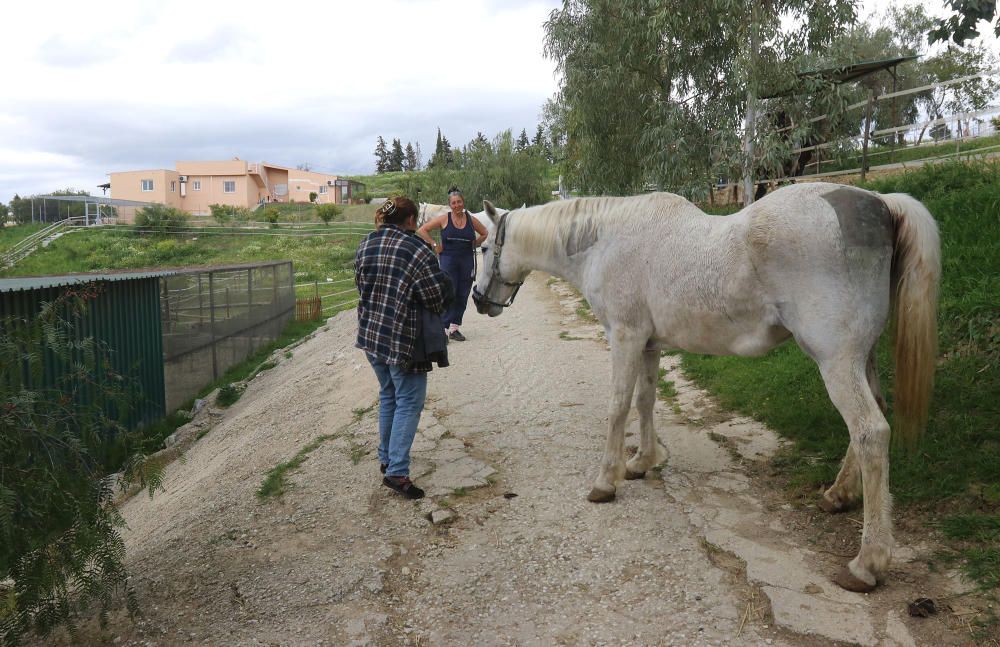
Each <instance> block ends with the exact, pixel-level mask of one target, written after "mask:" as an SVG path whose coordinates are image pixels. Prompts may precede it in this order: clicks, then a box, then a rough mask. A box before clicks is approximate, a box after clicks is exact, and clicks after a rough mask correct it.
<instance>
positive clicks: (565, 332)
mask: <svg viewBox="0 0 1000 647" xmlns="http://www.w3.org/2000/svg"><path fill="white" fill-rule="evenodd" d="M559 339H562V340H563V341H579V340H581V339H583V337H574V336H573V335H571V334H569V331H568V330H562V331H560V332H559Z"/></svg>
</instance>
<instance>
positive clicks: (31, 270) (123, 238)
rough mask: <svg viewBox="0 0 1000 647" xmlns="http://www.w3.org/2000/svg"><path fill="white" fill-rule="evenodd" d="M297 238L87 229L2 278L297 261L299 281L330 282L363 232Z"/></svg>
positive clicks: (277, 232) (281, 233)
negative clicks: (281, 260)
mask: <svg viewBox="0 0 1000 647" xmlns="http://www.w3.org/2000/svg"><path fill="white" fill-rule="evenodd" d="M316 229H319V230H321V232H322V233H325V230H329V232H331V233H330V234H328V235H309V236H292V235H285V234H291V233H294V231H293V230H288V229H282V228H277V229H260V230H256V231H254V232H247V231H244V230H230V231H221V232H220V231H219V230H208V229H206V230H203V231H197V230H195V231H192V232H190V233H186V234H182V235H169V236H142V235H138V234H136V233H134V232H133V231H132V230H131V228H129V227H120V228H114V229H112V228H99V229H86V230H81V231H76V232H73V233H71V234H67V235H65V236H63V237H62V238H59V239H58V240H56V241H53V243H52V244H51V245H49V246H48V247H46V248H44V249H39V250H38V251H36V252H35V253H34V254H32V255H31V256H29V257H27V258H25V259H24V260H22V261H21V262H19V263H18V264H17V265H16V266H15V267H13V268H11V269H9V270H6V271H4V272H0V276H8V277H9V276H18V275H27V276H30V275H40V274H61V273H67V272H96V271H103V270H112V269H127V268H136V267H181V266H187V265H211V264H220V263H249V262H253V261H263V260H277V259H291V260H292V261H293V262H294V266H295V280H296V282H297V283H299V282H304V281H313V280H319V281H325V280H326V278H328V277H330V278H336V277H338V276H342V275H344V273H345V272H349V271H350V269H351V267H352V262H353V259H354V250H355V249H356V247H357V244H358V240H359V238H360V235H358V234H350V235H348V234H344V235H338V234H337V233H336V232H337V231H338V230H339V229H340V228H339V227H338V226H337V225H331V226H330V227H329V228H325V227H323V226H319V227H317V228H316Z"/></svg>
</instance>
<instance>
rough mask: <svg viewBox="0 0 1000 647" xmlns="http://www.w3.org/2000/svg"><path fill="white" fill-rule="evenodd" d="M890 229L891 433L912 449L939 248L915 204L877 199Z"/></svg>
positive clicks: (925, 397) (932, 346) (897, 196)
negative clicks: (886, 212)
mask: <svg viewBox="0 0 1000 647" xmlns="http://www.w3.org/2000/svg"><path fill="white" fill-rule="evenodd" d="M881 198H882V201H883V202H884V203H885V204H886V206H887V207H888V208H889V212H890V213H891V214H892V222H893V225H894V229H895V240H894V242H893V257H892V286H893V288H892V301H893V309H894V312H895V320H894V322H893V323H894V328H895V340H894V348H893V358H894V361H895V364H896V388H895V398H894V400H895V405H894V411H895V418H896V423H895V426H896V433H897V434H898V437H899V438H900V439H901V440H902V441H903V443H904V444H906V445H910V446H912V445H913V444H914V443H915V442H916V441H917V440H918V439H919V438H920V436H921V435H922V434H923V431H924V427H925V426H926V424H927V415H928V409H929V408H930V400H931V390H932V389H933V387H934V368H935V364H936V362H937V303H938V284H939V282H940V279H941V242H940V239H939V238H938V229H937V223H935V222H934V218H933V217H932V216H931V214H930V212H929V211H927V208H926V207H924V205H923V204H921V203H920V202H919V201H918V200H916V199H914V198H912V197H910V196H908V195H906V194H903V193H893V194H889V195H882V196H881Z"/></svg>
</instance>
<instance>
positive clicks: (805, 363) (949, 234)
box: [682, 161, 1000, 586]
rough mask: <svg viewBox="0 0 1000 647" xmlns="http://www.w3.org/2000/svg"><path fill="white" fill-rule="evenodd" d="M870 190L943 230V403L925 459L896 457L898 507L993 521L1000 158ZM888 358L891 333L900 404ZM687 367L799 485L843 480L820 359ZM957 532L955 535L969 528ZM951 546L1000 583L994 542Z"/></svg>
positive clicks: (997, 474) (997, 471) (884, 367)
mask: <svg viewBox="0 0 1000 647" xmlns="http://www.w3.org/2000/svg"><path fill="white" fill-rule="evenodd" d="M867 188H872V189H875V190H877V191H880V192H882V193H897V192H898V193H909V194H911V195H913V196H914V197H915V198H917V199H919V200H921V201H922V202H923V203H924V204H925V205H926V206H927V208H928V209H929V210H930V212H931V213H932V214H934V217H935V218H936V220H937V222H938V227H939V229H940V232H941V245H942V249H941V256H942V270H943V271H942V279H941V298H940V304H939V313H938V329H939V341H940V354H939V360H938V369H937V374H936V378H935V388H934V397H933V401H932V403H931V411H930V419H929V422H928V426H927V433H926V435H925V437H924V439H923V441H922V445H921V447H920V449H919V451H917V452H905V451H903V450H900V449H898V448H893V449H892V451H891V462H892V478H891V488H892V492H893V497H894V499H895V501H896V503H897V504H898V505H899V506H900V507H901V508H906V507H907V506H911V507H914V506H916V507H918V509H926V510H935V509H939V508H940V506H942V505H946V506H947V508H948V510H949V512H953V513H955V514H956V515H965V514H972V513H974V514H976V515H985V516H986V517H989V518H993V516H994V515H997V514H1000V488H996V487H995V484H997V483H998V482H1000V425H997V420H1000V398H997V397H996V396H997V393H1000V281H998V280H997V279H996V277H998V276H1000V218H998V217H997V213H1000V162H996V161H994V162H989V163H987V162H980V163H948V164H934V165H928V166H924V167H921V168H919V169H916V170H914V171H912V172H909V173H905V174H900V175H896V176H893V177H889V178H884V179H880V180H878V181H875V182H873V183H871V184H869V185H867ZM889 350H890V348H889V343H888V335H883V339H882V340H881V343H880V344H879V347H878V363H879V366H880V373H881V381H882V388H883V391H884V392H885V393H886V394H887V396H888V397H889V400H890V403H891V398H892V393H893V384H894V373H893V369H892V366H891V360H890V356H889ZM682 365H683V367H684V371H685V373H686V374H687V375H688V376H689V377H690V378H692V379H693V380H694V381H695V382H696V383H697V384H698V385H699V386H701V387H703V388H706V389H708V390H709V391H711V392H713V393H714V394H715V396H716V397H717V399H718V400H719V402H720V403H721V404H722V406H724V407H725V408H727V409H731V410H736V411H739V412H741V413H743V414H745V415H749V416H750V417H752V418H754V419H756V420H760V421H762V422H765V423H767V424H768V425H769V426H770V427H772V428H773V429H775V430H776V431H778V432H779V433H780V434H781V435H782V436H784V437H786V438H789V439H791V440H793V441H794V443H793V444H792V446H791V447H789V448H786V449H785V450H782V452H780V453H779V454H778V455H777V456H776V457H775V458H774V459H773V461H772V463H773V467H774V468H775V469H777V470H780V471H782V472H785V473H787V474H788V475H789V476H790V478H791V481H792V484H793V485H794V486H798V487H801V488H803V489H804V490H808V491H810V492H815V490H816V489H817V488H818V487H819V486H820V485H826V484H829V483H831V482H832V481H833V479H834V478H835V477H836V473H837V470H838V469H839V465H840V461H841V459H842V458H843V456H844V453H845V451H846V450H847V444H848V441H849V438H848V434H847V429H846V426H845V425H844V422H843V420H842V419H841V417H840V415H839V414H838V412H837V411H836V409H834V407H833V405H832V404H831V403H830V399H829V397H828V396H827V393H826V389H825V388H824V385H823V381H822V379H821V377H820V375H819V371H818V369H817V368H816V365H815V363H814V362H813V361H812V360H811V359H809V358H808V357H807V356H806V355H805V354H804V353H802V352H801V351H800V350H799V349H798V347H797V346H795V345H794V344H792V343H789V344H785V345H783V346H781V347H779V348H777V349H775V350H773V351H772V352H771V353H769V354H768V355H766V356H765V357H763V358H756V359H744V358H737V357H707V356H700V355H692V354H684V355H683V356H682ZM889 422H890V425H891V424H892V423H893V421H892V418H891V404H890V420H889ZM984 484H986V485H984ZM955 524H957V525H956V526H954V527H951V532H957V530H956V529H957V528H960V527H962V526H963V524H965V525H968V524H967V522H964V521H963V522H962V523H959V522H955ZM977 527H978V526H977ZM991 532H992V531H991ZM951 541H952V542H954V543H953V546H954V547H955V548H956V550H958V551H959V552H960V554H961V555H962V556H963V557H962V558H963V559H966V560H968V561H967V562H966V568H968V569H970V570H969V572H970V573H973V574H975V576H976V577H977V578H978V580H979V581H980V582H991V584H990V586H997V585H998V582H997V580H996V579H991V578H990V577H989V576H988V574H987V572H986V570H985V568H986V567H988V566H990V565H991V564H993V563H994V562H993V561H991V560H995V559H996V558H997V555H996V543H997V539H996V537H995V536H993V538H992V539H987V538H985V537H984V536H983V535H981V534H975V533H973V534H972V536H970V537H968V538H961V539H959V538H957V537H955V538H952V539H951ZM994 572H996V573H1000V568H997V569H996V570H995V571H994Z"/></svg>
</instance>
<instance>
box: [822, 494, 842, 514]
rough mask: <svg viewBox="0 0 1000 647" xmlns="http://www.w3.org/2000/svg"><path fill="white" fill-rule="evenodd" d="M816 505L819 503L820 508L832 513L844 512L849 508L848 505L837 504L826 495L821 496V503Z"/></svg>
mask: <svg viewBox="0 0 1000 647" xmlns="http://www.w3.org/2000/svg"><path fill="white" fill-rule="evenodd" d="M816 505H818V506H819V509H820V510H822V511H823V512H828V513H830V514H837V513H838V512H843V511H844V510H846V509H847V506H846V505H840V504H836V503H834V502H833V501H831V500H830V499H828V498H826V497H823V498H821V499H820V500H819V503H817V504H816Z"/></svg>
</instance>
